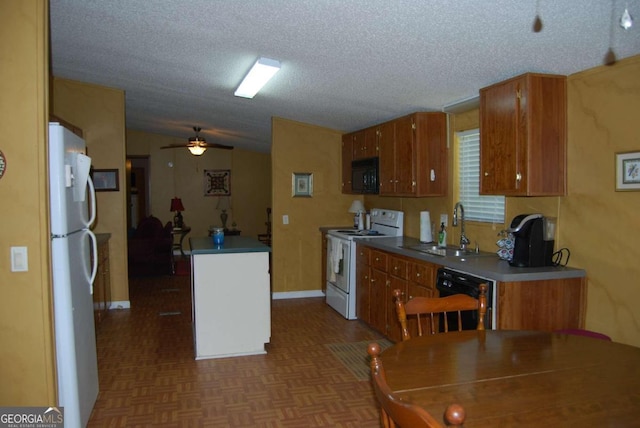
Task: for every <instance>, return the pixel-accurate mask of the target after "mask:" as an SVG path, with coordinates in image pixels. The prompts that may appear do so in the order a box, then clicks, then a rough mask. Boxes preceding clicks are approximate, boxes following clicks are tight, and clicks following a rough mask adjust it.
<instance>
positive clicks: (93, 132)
mask: <svg viewBox="0 0 640 428" xmlns="http://www.w3.org/2000/svg"><path fill="white" fill-rule="evenodd" d="M124 104H125V98H124V91H122V90H119V89H112V88H106V87H103V86H97V85H90V84H86V83H81V82H76V81H72V80H66V79H59V78H55V79H54V80H53V114H54V115H56V117H59V118H61V119H64V120H66V121H67V122H70V123H72V124H73V125H75V126H77V127H79V128H80V129H82V131H83V137H84V140H85V142H86V143H87V154H88V155H89V157H91V165H92V166H93V168H97V169H113V168H116V169H118V171H119V175H118V178H119V184H120V191H117V192H96V203H97V209H98V215H97V218H96V223H95V227H94V229H93V230H94V232H96V233H111V240H110V241H109V250H110V251H109V265H110V274H111V298H112V300H113V301H114V302H126V304H128V301H129V282H128V277H127V234H126V229H127V217H126V206H127V203H126V192H125V129H124V126H125V120H124V113H125V106H124ZM116 305H117V303H116Z"/></svg>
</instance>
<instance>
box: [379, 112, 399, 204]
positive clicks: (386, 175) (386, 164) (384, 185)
mask: <svg viewBox="0 0 640 428" xmlns="http://www.w3.org/2000/svg"><path fill="white" fill-rule="evenodd" d="M378 132H379V134H378V144H379V153H380V159H379V182H380V194H381V195H393V194H394V193H395V191H396V185H395V183H396V176H395V174H396V171H395V168H396V167H395V158H396V155H395V122H386V123H383V124H382V125H380V126H379V128H378Z"/></svg>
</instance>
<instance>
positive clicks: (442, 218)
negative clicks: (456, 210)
mask: <svg viewBox="0 0 640 428" xmlns="http://www.w3.org/2000/svg"><path fill="white" fill-rule="evenodd" d="M442 223H444V225H445V227H449V214H440V224H442Z"/></svg>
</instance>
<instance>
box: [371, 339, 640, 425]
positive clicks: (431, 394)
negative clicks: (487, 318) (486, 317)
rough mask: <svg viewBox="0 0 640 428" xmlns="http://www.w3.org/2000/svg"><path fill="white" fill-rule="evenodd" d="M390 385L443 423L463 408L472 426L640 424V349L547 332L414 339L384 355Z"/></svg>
mask: <svg viewBox="0 0 640 428" xmlns="http://www.w3.org/2000/svg"><path fill="white" fill-rule="evenodd" d="M381 358H382V363H383V365H384V368H385V371H386V376H387V383H388V384H389V386H390V387H391V389H392V390H393V391H394V392H395V393H396V394H398V395H399V396H400V397H402V398H403V399H406V400H410V401H412V402H414V403H416V404H419V405H421V406H422V407H424V408H426V409H427V410H428V411H429V412H430V413H431V414H432V415H433V416H434V417H436V418H437V419H439V420H441V418H442V414H443V413H444V410H445V408H446V407H447V405H449V404H451V403H459V404H461V405H462V406H463V407H464V409H465V411H466V422H465V424H464V426H465V427H466V428H474V427H492V428H493V427H510V426H514V427H515V426H517V427H552V426H553V427H555V426H558V427H625V428H627V427H640V348H637V347H633V346H629V345H624V344H621V343H615V342H610V341H605V340H598V339H593V338H590V337H582V336H572V335H565V334H556V333H549V332H542V331H510V330H487V331H476V330H469V331H462V332H453V333H444V334H436V335H427V336H422V337H415V338H412V339H410V340H408V341H405V342H399V343H396V344H395V345H393V346H391V347H390V348H387V349H386V350H385V351H384V352H383V353H382V354H381Z"/></svg>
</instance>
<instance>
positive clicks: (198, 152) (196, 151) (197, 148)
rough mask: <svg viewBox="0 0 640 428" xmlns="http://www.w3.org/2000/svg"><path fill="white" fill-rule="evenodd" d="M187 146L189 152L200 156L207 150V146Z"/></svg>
mask: <svg viewBox="0 0 640 428" xmlns="http://www.w3.org/2000/svg"><path fill="white" fill-rule="evenodd" d="M187 148H188V149H189V151H190V152H191V154H192V155H194V156H200V155H202V154H203V153H204V152H206V151H207V148H206V147H202V146H191V147H187Z"/></svg>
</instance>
